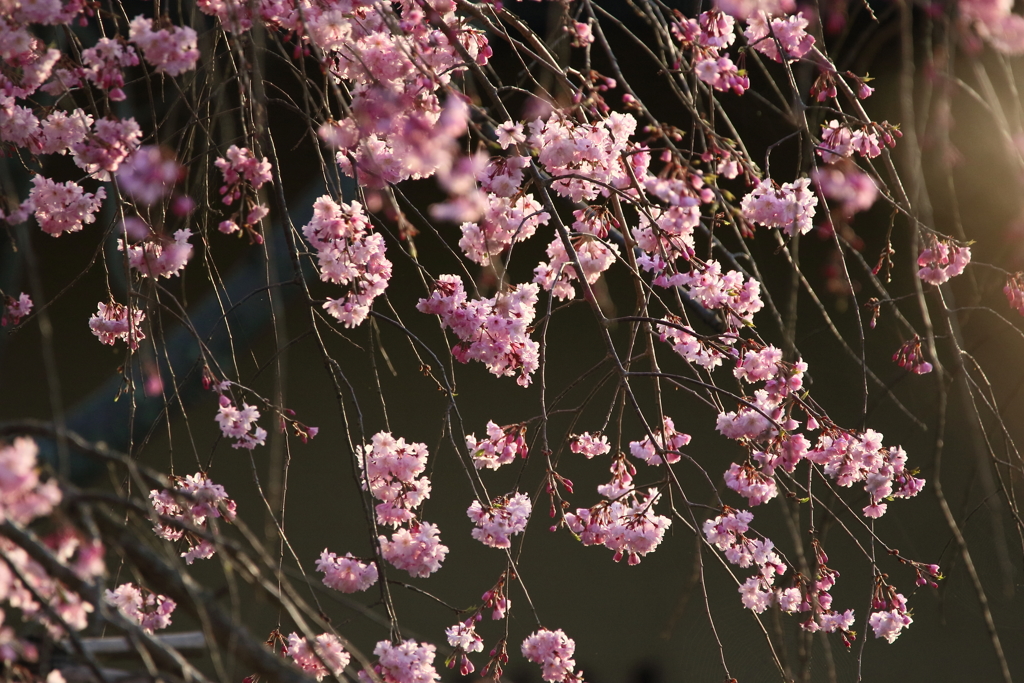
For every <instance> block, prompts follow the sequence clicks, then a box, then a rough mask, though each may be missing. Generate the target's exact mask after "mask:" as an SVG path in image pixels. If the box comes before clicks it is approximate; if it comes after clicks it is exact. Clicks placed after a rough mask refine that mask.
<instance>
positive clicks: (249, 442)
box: [213, 394, 267, 451]
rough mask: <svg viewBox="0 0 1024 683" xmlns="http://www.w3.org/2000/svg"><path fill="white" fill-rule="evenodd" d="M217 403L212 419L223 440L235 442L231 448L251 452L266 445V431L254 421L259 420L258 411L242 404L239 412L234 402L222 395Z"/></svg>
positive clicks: (246, 404) (253, 407)
mask: <svg viewBox="0 0 1024 683" xmlns="http://www.w3.org/2000/svg"><path fill="white" fill-rule="evenodd" d="M218 402H219V404H220V405H219V406H218V408H217V414H216V415H215V416H214V418H213V419H214V420H215V421H216V422H217V424H218V425H220V431H221V434H223V435H224V438H226V439H234V440H235V442H234V443H233V444H231V447H232V448H246V449H248V450H250V451H251V450H252V449H254V448H256V446H262V445H264V444H265V443H266V439H267V430H265V429H263V427H260V426H259V425H258V424H256V420H258V419H260V411H258V410H257V409H256V407H255V406H251V405H249V404H248V403H242V408H241V410H239V409H238V408H237V407H235V404H234V402H233V401H232V400H231V399H230V398H228V397H227V396H225V395H223V394H221V397H220V399H218Z"/></svg>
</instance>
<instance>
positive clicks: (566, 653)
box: [522, 628, 583, 683]
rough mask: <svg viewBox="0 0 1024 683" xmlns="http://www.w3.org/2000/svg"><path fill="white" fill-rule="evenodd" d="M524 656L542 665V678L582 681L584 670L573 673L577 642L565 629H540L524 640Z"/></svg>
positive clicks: (552, 682)
mask: <svg viewBox="0 0 1024 683" xmlns="http://www.w3.org/2000/svg"><path fill="white" fill-rule="evenodd" d="M522 650H523V656H524V657H526V658H527V659H528V660H530V661H531V662H533V663H534V664H540V666H541V678H543V679H544V680H545V681H548V682H549V683H575V682H577V681H578V682H579V683H582V681H583V672H582V671H581V672H577V673H573V669H575V668H576V660H575V659H573V654H575V652H576V642H575V641H574V640H573V639H572V638H570V637H569V636H567V635H565V631H563V630H562V629H558V630H557V631H549V630H548V629H546V628H542V629H539V630H537V631H535V632H533V633H531V634H530V635H529V636H527V637H526V640H524V641H523V647H522Z"/></svg>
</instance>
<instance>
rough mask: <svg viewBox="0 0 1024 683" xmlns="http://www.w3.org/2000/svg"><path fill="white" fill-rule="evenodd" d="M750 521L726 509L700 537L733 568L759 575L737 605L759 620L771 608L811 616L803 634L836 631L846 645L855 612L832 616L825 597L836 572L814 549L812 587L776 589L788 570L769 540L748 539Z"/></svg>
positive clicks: (800, 580) (739, 512)
mask: <svg viewBox="0 0 1024 683" xmlns="http://www.w3.org/2000/svg"><path fill="white" fill-rule="evenodd" d="M753 519H754V515H752V514H751V513H750V512H747V511H746V510H734V509H732V508H728V507H727V508H725V510H724V511H723V513H722V514H721V515H718V516H717V517H715V518H714V519H709V520H707V521H705V522H704V527H703V531H704V537H705V538H706V539H707V541H708V543H711V544H712V545H714V546H715V547H716V548H718V549H719V550H720V551H722V553H723V554H724V555H725V558H726V559H727V560H728V561H729V562H730V563H732V564H734V565H736V566H738V567H741V568H744V569H746V568H748V567H755V568H756V569H757V573H756V574H755V575H753V576H751V577H748V578H747V580H746V581H744V582H743V583H742V584H741V585H740V587H739V593H740V599H741V601H742V603H743V606H744V607H746V608H747V609H749V610H751V611H753V612H755V613H758V614H760V613H761V612H763V611H765V610H766V609H768V608H769V607H771V606H772V605H778V606H779V608H780V609H781V610H782V611H783V612H788V613H791V614H792V613H795V612H810V615H809V616H808V618H807V619H806V620H805V621H804V622H802V623H801V624H800V626H801V628H803V629H804V630H806V631H811V632H814V631H819V630H821V631H824V632H825V633H834V632H836V631H839V632H841V633H842V634H843V637H844V639H849V638H852V637H853V635H852V633H851V632H850V627H851V626H852V625H853V619H854V617H853V610H846V611H845V612H841V613H840V612H836V611H833V610H832V609H831V606H832V596H831V594H830V593H829V592H828V591H829V589H831V588H832V586H833V585H835V577H836V576H838V572H835V571H833V570H831V569H829V568H828V567H827V566H826V564H825V562H826V561H827V560H828V558H827V557H826V556H825V554H824V553H823V552H821V549H820V547H819V546H817V545H815V548H816V551H817V555H816V559H817V568H816V572H815V576H816V577H817V578H816V579H815V580H814V581H813V582H810V581H807V580H804V579H803V578H802V577H799V576H797V577H794V578H795V580H796V582H797V585H796V586H793V587H791V588H779V587H776V586H775V581H776V577H778V576H782V575H783V574H785V573H786V566H785V565H784V564H783V563H782V559H781V558H780V557H779V555H778V553H776V552H775V550H774V548H775V545H774V544H773V543H772V541H771V540H770V539H767V538H761V539H758V538H750V537H749V536H747V535H746V532H747V531H748V530H749V528H750V522H751V521H752V520H753Z"/></svg>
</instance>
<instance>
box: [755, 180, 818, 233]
mask: <svg viewBox="0 0 1024 683" xmlns="http://www.w3.org/2000/svg"><path fill="white" fill-rule="evenodd" d="M810 184H811V180H810V178H800V179H799V180H797V181H795V182H792V183H785V184H783V185H782V186H781V187H779V188H778V189H776V188H775V187H774V183H773V182H772V181H771V179H770V178H765V179H764V180H762V181H760V182H759V183H758V184H757V187H755V188H754V190H753V191H752V192H751V193H750V194H748V195H747V196H746V197H744V198H743V201H742V202H741V203H740V206H741V208H742V209H743V216H744V217H745V218H746V219H747V220H748V221H750V222H751V223H760V224H761V225H763V226H765V227H768V228H782V229H783V230H785V232H786V234H787V235H789V236H791V237H792V236H793V235H795V234H797V233H798V232H799V233H800V234H801V235H803V234H806V233H807V232H809V231H810V229H811V228H812V227H814V225H813V223H812V220H811V219H813V218H814V213H815V210H814V207H816V206H817V205H818V198H817V197H816V196H815V195H814V192H812V191H811V190H810V189H809V186H810Z"/></svg>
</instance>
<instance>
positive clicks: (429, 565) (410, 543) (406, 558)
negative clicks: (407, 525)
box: [380, 522, 448, 578]
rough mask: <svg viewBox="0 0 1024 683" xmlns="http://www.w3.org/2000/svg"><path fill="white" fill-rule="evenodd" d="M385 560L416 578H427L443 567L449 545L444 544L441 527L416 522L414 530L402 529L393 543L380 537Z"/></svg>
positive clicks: (396, 533)
mask: <svg viewBox="0 0 1024 683" xmlns="http://www.w3.org/2000/svg"><path fill="white" fill-rule="evenodd" d="M380 547H381V554H383V555H384V559H385V560H387V561H388V562H390V563H391V564H393V565H394V566H396V567H398V568H399V569H404V570H405V571H407V572H409V573H410V574H411V575H413V576H417V577H420V578H426V577H427V576H430V575H431V574H433V573H434V572H436V571H437V570H438V569H440V568H441V563H442V562H444V558H445V556H446V555H447V554H448V546H446V545H443V544H442V543H441V537H440V535H439V532H438V529H437V525H435V524H430V523H429V522H419V523H414V524H413V526H412V528H411V529H398V530H397V531H395V533H393V534H392V535H391V539H390V540H389V539H388V538H387V537H385V536H381V537H380Z"/></svg>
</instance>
